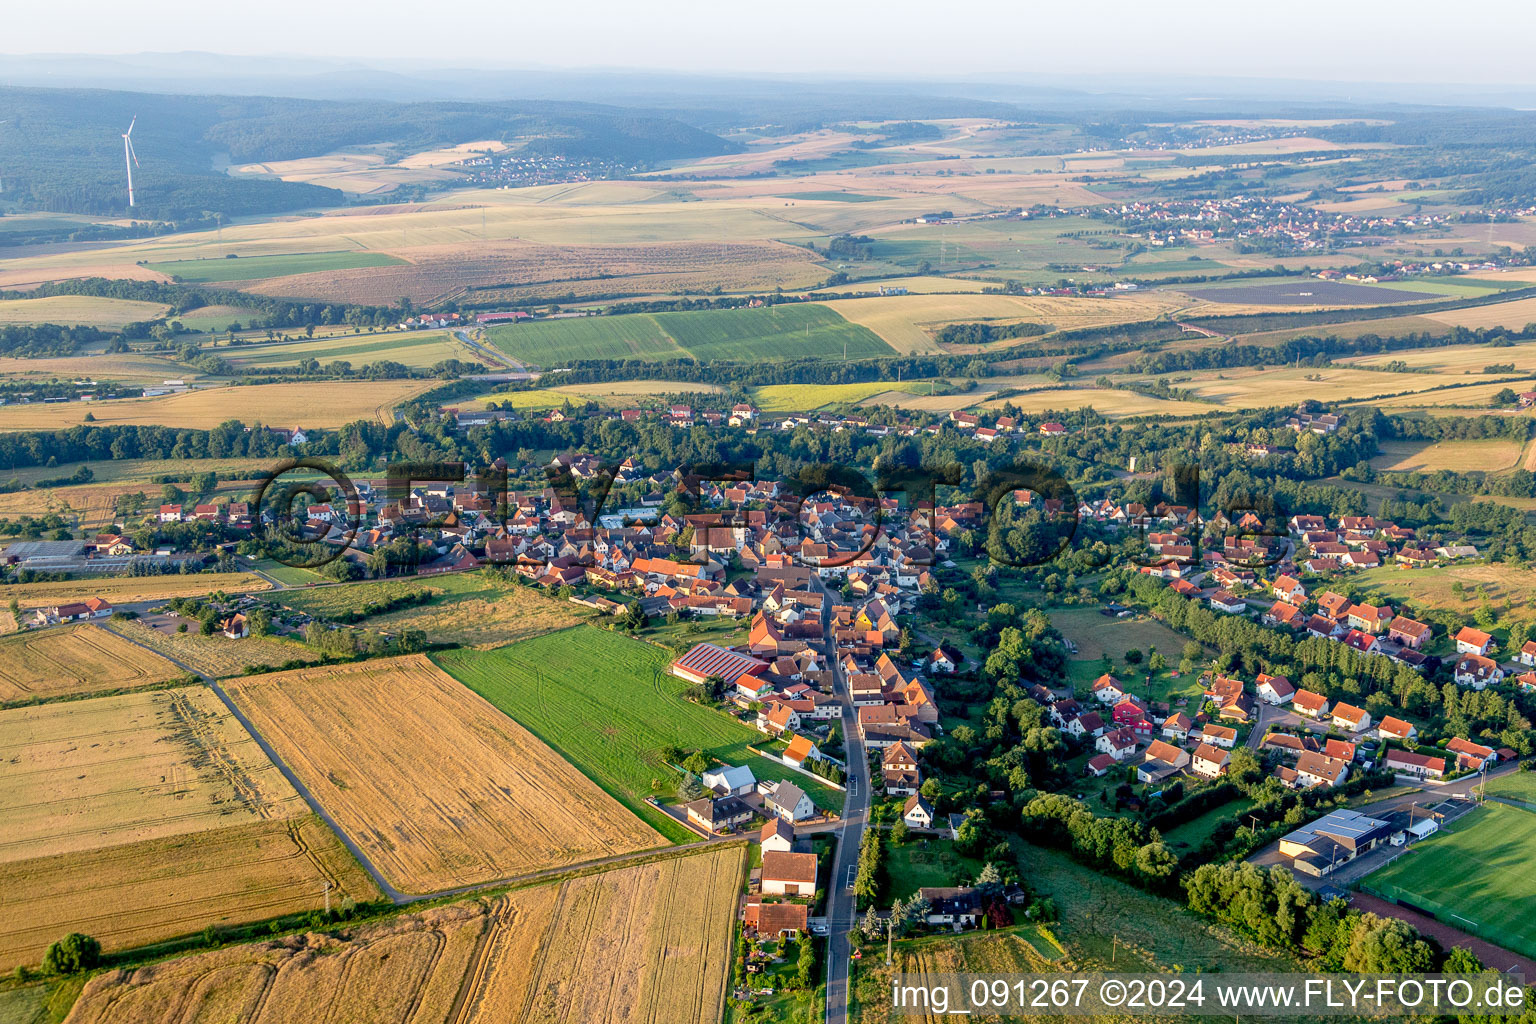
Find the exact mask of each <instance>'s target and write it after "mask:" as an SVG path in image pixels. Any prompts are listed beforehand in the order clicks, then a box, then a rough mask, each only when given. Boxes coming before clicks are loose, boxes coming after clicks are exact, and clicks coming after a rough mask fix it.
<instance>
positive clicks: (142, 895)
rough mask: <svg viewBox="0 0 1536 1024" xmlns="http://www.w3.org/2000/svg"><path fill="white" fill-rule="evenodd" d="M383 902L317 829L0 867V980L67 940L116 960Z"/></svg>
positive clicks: (303, 822)
mask: <svg viewBox="0 0 1536 1024" xmlns="http://www.w3.org/2000/svg"><path fill="white" fill-rule="evenodd" d="M326 881H329V882H330V883H331V900H332V905H335V904H336V903H337V902H339V901H340V900H342V899H344V898H346V897H349V896H350V897H351V898H352V899H353V900H355V901H357V902H364V901H368V900H376V899H379V898H380V893H379V891H378V887H377V886H375V885H374V884H373V880H372V879H371V878H369V877H368V875H367V873H366V872H364V871H363V869H362V868H361V867H360V866H358V863H357V861H355V860H353V859H352V855H351V854H349V853H348V852H347V849H346V847H345V846H343V845H342V844H341V840H339V839H337V838H336V836H335V834H334V833H332V832H331V831H330V829H328V828H326V827H325V825H324V824H323V823H322V822H321V821H320V819H319V818H317V817H315V816H314V815H312V814H306V815H304V816H303V817H300V818H288V819H278V820H253V821H248V822H246V823H244V824H238V825H228V826H225V827H223V828H217V829H211V830H209V831H205V832H196V833H184V834H182V835H174V836H167V837H165V838H162V839H152V840H148V841H145V842H137V843H126V844H124V845H121V846H103V847H99V848H97V849H93V850H86V851H83V852H80V853H74V854H69V855H67V856H62V857H59V856H54V857H38V858H33V859H31V860H21V861H12V862H10V863H0V894H4V895H3V896H0V969H4V970H7V971H9V970H10V969H11V968H12V967H14V966H15V965H16V964H22V963H25V964H34V965H35V964H37V963H39V962H40V961H41V960H42V957H43V951H44V950H45V949H47V947H48V944H49V943H50V942H54V941H56V940H57V939H58V938H59V936H61V935H65V934H67V933H69V932H72V931H80V932H85V933H86V934H87V935H92V936H95V937H96V938H97V939H98V940H99V941H100V942H101V945H102V948H103V950H104V951H106V952H109V953H111V952H117V951H120V950H125V949H131V948H134V947H136V946H143V945H147V944H149V943H153V942H161V941H164V940H166V939H173V938H177V937H179V936H185V935H193V934H196V933H198V932H201V931H202V930H203V929H204V928H206V927H208V926H209V925H214V926H216V927H217V926H231V925H238V924H248V923H250V922H253V921H265V920H267V919H269V918H273V917H281V916H284V915H287V914H302V913H308V912H309V911H311V910H319V909H321V908H322V907H324V906H325V894H324V887H325V883H326Z"/></svg>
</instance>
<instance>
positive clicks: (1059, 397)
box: [979, 387, 1220, 419]
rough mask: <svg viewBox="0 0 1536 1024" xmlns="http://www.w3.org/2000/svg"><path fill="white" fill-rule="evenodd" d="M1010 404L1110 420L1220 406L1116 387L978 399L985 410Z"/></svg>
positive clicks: (1194, 411)
mask: <svg viewBox="0 0 1536 1024" xmlns="http://www.w3.org/2000/svg"><path fill="white" fill-rule="evenodd" d="M1010 402H1011V403H1013V404H1014V405H1015V406H1017V407H1018V408H1019V409H1021V410H1023V411H1024V412H1025V413H1026V414H1031V413H1033V414H1036V415H1038V414H1039V413H1042V412H1048V411H1050V412H1054V411H1057V410H1061V411H1068V410H1075V409H1093V410H1094V411H1095V412H1097V413H1099V414H1100V415H1103V416H1107V417H1109V418H1111V419H1123V418H1125V417H1128V416H1208V415H1210V414H1211V413H1213V412H1219V411H1220V409H1219V407H1217V406H1214V405H1207V404H1205V403H1204V402H1186V401H1183V400H1182V399H1168V398H1158V397H1156V396H1155V395H1143V394H1139V393H1137V392H1135V391H1124V390H1121V389H1119V388H1089V387H1083V388H1037V389H1035V390H1033V391H1023V392H1019V393H1018V394H1013V395H1008V396H1007V397H998V398H989V399H987V400H986V401H982V402H980V403H979V404H980V406H981V407H982V408H985V409H997V408H1001V407H1002V406H1003V405H1005V404H1007V403H1010Z"/></svg>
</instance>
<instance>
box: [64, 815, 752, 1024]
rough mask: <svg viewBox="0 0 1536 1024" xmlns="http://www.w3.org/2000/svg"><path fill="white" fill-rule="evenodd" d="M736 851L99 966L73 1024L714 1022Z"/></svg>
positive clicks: (720, 1008)
mask: <svg viewBox="0 0 1536 1024" xmlns="http://www.w3.org/2000/svg"><path fill="white" fill-rule="evenodd" d="M744 849H745V848H744V847H742V846H735V845H733V846H729V847H719V848H715V849H712V850H708V851H704V852H699V853H693V854H688V855H683V856H677V857H670V858H666V859H664V860H658V861H655V862H651V863H646V864H639V865H635V866H632V867H621V868H616V869H614V870H612V871H608V872H605V873H603V874H599V875H593V876H589V877H586V878H577V879H572V880H569V881H567V882H564V883H551V884H547V885H541V886H537V887H533V888H528V889H520V890H517V891H514V892H511V893H508V894H507V895H505V896H502V897H499V898H496V899H494V900H490V899H482V900H473V901H468V902H464V903H456V904H450V905H448V906H441V907H434V908H432V909H431V910H426V911H423V912H421V913H418V914H411V915H407V916H402V917H396V918H391V919H389V920H386V921H380V922H378V923H375V924H366V925H362V926H360V927H356V928H350V929H346V930H344V931H341V932H339V933H338V934H334V935H332V934H325V935H322V934H314V933H310V934H305V935H292V936H287V937H285V938H282V939H274V940H272V941H270V942H261V943H253V944H251V945H246V946H234V947H231V948H229V949H222V950H218V951H216V952H211V953H203V954H200V955H197V956H191V957H183V958H181V959H177V960H168V961H164V962H161V963H157V964H151V965H149V966H147V967H141V968H138V969H136V970H132V971H123V970H119V971H109V972H105V973H102V974H100V975H97V976H96V977H95V978H93V979H91V981H90V982H88V983H87V984H86V987H85V990H84V991H83V992H82V993H81V995H80V998H79V1000H78V1001H77V1002H76V1004H75V1007H74V1010H73V1012H72V1013H71V1014H70V1016H69V1018H68V1020H69V1024H226V1022H228V1021H239V1022H240V1024H284V1022H289V1021H295V1022H296V1021H306V1022H308V1021H326V1022H328V1024H379V1022H382V1021H393V1022H398V1024H428V1022H440V1021H451V1022H452V1024H507V1022H511V1021H516V1022H519V1024H555V1022H572V1024H575V1022H581V1024H620V1022H622V1024H713V1022H715V1021H718V1020H719V1019H720V1017H721V1015H722V1014H723V1012H724V1008H725V984H726V977H727V968H728V966H729V963H730V938H731V927H732V918H733V917H734V910H735V905H736V899H735V896H736V891H737V888H738V887H739V884H740V879H741V872H742V868H743V852H744ZM595 915H601V916H595Z"/></svg>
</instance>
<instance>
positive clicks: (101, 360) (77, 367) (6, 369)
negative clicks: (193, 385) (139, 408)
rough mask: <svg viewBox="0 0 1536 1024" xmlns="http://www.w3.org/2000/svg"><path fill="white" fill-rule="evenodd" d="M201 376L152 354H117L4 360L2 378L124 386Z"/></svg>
mask: <svg viewBox="0 0 1536 1024" xmlns="http://www.w3.org/2000/svg"><path fill="white" fill-rule="evenodd" d="M204 376H205V374H201V373H198V372H197V371H196V370H192V369H190V368H188V367H185V366H182V365H181V364H179V363H175V362H172V361H171V360H169V359H163V358H161V357H159V356H154V355H150V354H148V353H138V352H116V353H113V354H112V355H99V356H57V357H54V358H49V359H15V358H9V357H6V358H0V378H3V379H5V380H14V381H27V380H53V379H55V378H63V379H67V380H75V379H78V378H82V377H88V378H90V379H92V380H98V381H109V380H112V381H119V382H121V383H124V384H138V385H140V386H143V385H146V384H159V383H160V382H161V381H164V380H187V381H193V380H201V379H203V378H204Z"/></svg>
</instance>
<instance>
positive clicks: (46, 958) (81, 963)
mask: <svg viewBox="0 0 1536 1024" xmlns="http://www.w3.org/2000/svg"><path fill="white" fill-rule="evenodd" d="M99 963H101V943H99V942H97V941H96V940H95V939H93V938H91V937H90V936H89V935H82V934H80V933H79V932H70V933H69V934H68V935H66V936H64V937H63V938H62V939H60V940H59V941H58V942H55V943H54V944H53V945H51V946H49V947H48V952H47V953H45V954H44V955H43V970H45V971H48V972H49V973H51V974H76V973H78V972H80V971H88V970H90V969H91V968H93V967H95V966H96V965H97V964H99Z"/></svg>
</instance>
